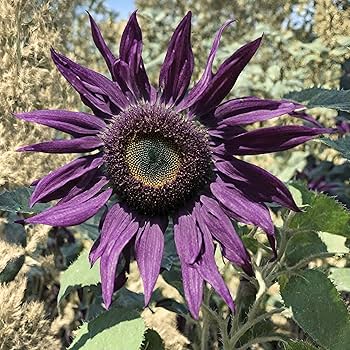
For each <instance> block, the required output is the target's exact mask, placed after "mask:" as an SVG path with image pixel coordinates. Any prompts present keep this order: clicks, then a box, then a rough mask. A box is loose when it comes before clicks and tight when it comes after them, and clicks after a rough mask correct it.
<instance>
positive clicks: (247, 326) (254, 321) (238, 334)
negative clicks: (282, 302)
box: [230, 308, 284, 348]
mask: <svg viewBox="0 0 350 350" xmlns="http://www.w3.org/2000/svg"><path fill="white" fill-rule="evenodd" d="M282 311H284V308H279V309H274V310H271V311H269V312H266V313H264V314H262V315H260V316H257V317H256V318H253V317H249V316H251V315H248V320H247V322H246V323H245V324H244V325H243V326H242V327H241V328H239V329H238V330H237V332H236V333H235V334H234V336H233V337H232V338H231V341H230V344H231V348H234V347H235V346H236V344H237V342H238V341H239V339H240V338H241V337H242V336H243V335H244V334H245V333H246V332H247V331H249V329H251V328H252V327H253V326H255V325H256V324H258V323H259V322H262V321H266V320H267V319H269V318H270V317H271V316H272V315H275V314H279V313H281V312H282Z"/></svg>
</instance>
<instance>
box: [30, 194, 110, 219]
mask: <svg viewBox="0 0 350 350" xmlns="http://www.w3.org/2000/svg"><path fill="white" fill-rule="evenodd" d="M89 193H90V191H86V192H84V193H83V194H82V195H81V196H80V200H79V201H78V200H77V201H74V200H71V201H69V202H66V203H64V204H59V205H56V206H54V207H52V208H50V209H48V210H45V211H44V212H42V213H40V214H38V215H35V216H33V217H31V218H29V219H26V220H25V221H26V222H27V223H30V224H45V225H50V226H74V225H79V224H81V223H82V222H84V221H86V220H88V219H89V218H91V217H92V216H94V215H95V214H96V213H97V212H98V211H99V210H100V209H101V208H102V207H103V206H104V205H105V203H106V202H107V201H108V199H109V197H110V196H111V195H112V190H111V189H110V190H107V191H104V192H102V193H101V194H99V195H98V196H96V197H91V196H90V194H89Z"/></svg>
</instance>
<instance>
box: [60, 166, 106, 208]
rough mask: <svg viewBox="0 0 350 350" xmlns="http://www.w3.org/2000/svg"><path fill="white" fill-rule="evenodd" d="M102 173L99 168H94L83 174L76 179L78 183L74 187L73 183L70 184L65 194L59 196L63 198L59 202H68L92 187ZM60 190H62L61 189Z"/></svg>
mask: <svg viewBox="0 0 350 350" xmlns="http://www.w3.org/2000/svg"><path fill="white" fill-rule="evenodd" d="M100 175H101V174H99V169H97V168H96V169H92V170H90V171H88V172H87V173H85V174H83V175H82V176H81V177H80V178H78V179H76V180H77V181H76V184H75V185H74V186H73V187H71V184H69V185H70V186H69V190H68V191H67V193H65V194H64V195H61V196H59V197H58V198H61V200H60V201H59V202H58V203H57V204H63V203H65V202H68V201H69V200H71V199H72V198H74V197H75V196H77V195H79V194H80V193H83V192H85V191H87V190H89V189H91V188H92V187H93V186H94V185H95V184H96V181H97V179H101V176H100ZM103 178H104V177H103ZM58 192H61V191H60V190H59V191H58ZM55 199H57V198H55Z"/></svg>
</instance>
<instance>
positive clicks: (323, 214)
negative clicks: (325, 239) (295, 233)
mask: <svg viewBox="0 0 350 350" xmlns="http://www.w3.org/2000/svg"><path fill="white" fill-rule="evenodd" d="M292 186H294V187H296V188H297V189H298V190H299V191H301V195H302V201H303V205H305V206H307V207H305V208H304V209H303V212H301V213H296V214H295V216H294V217H293V219H292V220H291V222H290V224H289V227H290V228H291V229H295V230H301V231H315V232H328V233H332V234H336V235H340V236H344V237H347V238H350V212H349V211H348V210H346V209H345V207H344V205H343V204H341V203H339V202H337V201H336V200H335V199H334V198H332V197H329V196H327V195H325V194H323V193H316V192H312V191H308V190H306V189H305V188H304V189H303V187H302V185H300V184H298V183H296V184H293V185H292Z"/></svg>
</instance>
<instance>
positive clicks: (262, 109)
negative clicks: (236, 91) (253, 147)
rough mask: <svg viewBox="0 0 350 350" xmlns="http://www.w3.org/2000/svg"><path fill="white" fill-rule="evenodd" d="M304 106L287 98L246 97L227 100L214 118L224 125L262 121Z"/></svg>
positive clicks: (219, 107)
mask: <svg viewBox="0 0 350 350" xmlns="http://www.w3.org/2000/svg"><path fill="white" fill-rule="evenodd" d="M302 107H303V106H302V105H300V104H297V103H293V102H289V101H285V100H268V99H266V100H264V99H261V98H258V97H246V98H239V99H233V100H230V101H227V102H225V103H223V104H221V105H220V106H218V108H216V110H215V112H214V115H213V116H214V119H215V120H216V121H217V122H218V123H220V124H224V125H230V126H237V125H246V124H251V123H256V122H261V121H264V120H268V119H271V118H275V117H278V116H281V115H283V114H288V113H292V112H294V111H295V110H296V109H300V108H302Z"/></svg>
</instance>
